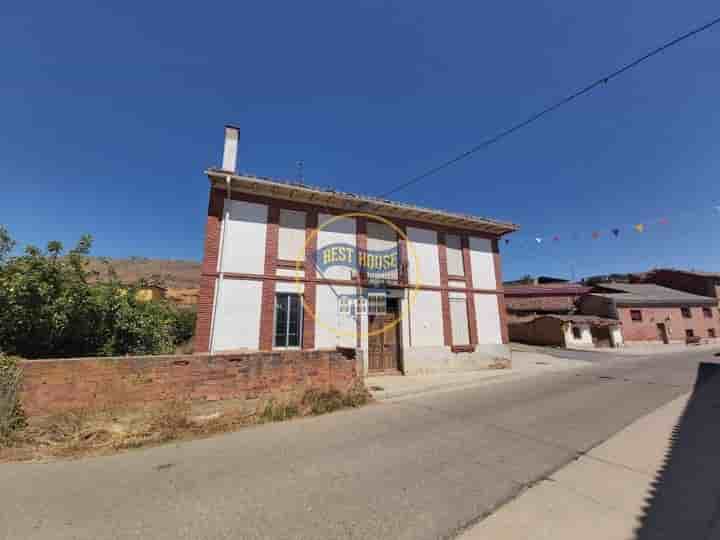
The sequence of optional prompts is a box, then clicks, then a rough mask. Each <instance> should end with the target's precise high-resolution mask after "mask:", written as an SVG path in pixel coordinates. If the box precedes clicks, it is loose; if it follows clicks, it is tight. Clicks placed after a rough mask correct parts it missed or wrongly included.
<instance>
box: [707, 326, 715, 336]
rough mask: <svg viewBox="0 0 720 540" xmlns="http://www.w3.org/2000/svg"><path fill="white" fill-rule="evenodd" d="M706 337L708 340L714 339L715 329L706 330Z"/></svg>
mask: <svg viewBox="0 0 720 540" xmlns="http://www.w3.org/2000/svg"><path fill="white" fill-rule="evenodd" d="M708 337H709V338H714V337H715V329H714V328H708Z"/></svg>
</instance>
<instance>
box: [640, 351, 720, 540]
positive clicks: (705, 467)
mask: <svg viewBox="0 0 720 540" xmlns="http://www.w3.org/2000/svg"><path fill="white" fill-rule="evenodd" d="M635 535H636V536H635V538H636V539H637V540H651V539H652V540H657V539H665V538H673V539H677V538H681V539H687V540H705V539H710V538H713V539H714V538H720V364H713V363H706V362H703V363H701V364H700V366H699V368H698V374H697V379H696V381H695V386H694V388H693V393H692V396H691V397H690V400H689V402H688V404H687V407H686V409H685V411H684V412H683V414H682V416H681V417H680V420H679V421H678V423H677V425H676V426H675V429H674V430H673V433H672V438H671V446H670V449H669V450H668V452H667V455H666V457H665V462H664V464H663V466H662V468H661V469H660V471H659V472H658V473H657V477H656V478H655V480H654V482H653V484H652V491H651V494H650V496H649V498H648V499H647V505H646V506H645V508H644V512H643V516H642V518H641V520H640V526H639V527H638V528H637V529H636V531H635Z"/></svg>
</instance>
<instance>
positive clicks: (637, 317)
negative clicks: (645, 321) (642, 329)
mask: <svg viewBox="0 0 720 540" xmlns="http://www.w3.org/2000/svg"><path fill="white" fill-rule="evenodd" d="M630 319H632V320H633V321H642V311H641V310H639V309H631V310H630Z"/></svg>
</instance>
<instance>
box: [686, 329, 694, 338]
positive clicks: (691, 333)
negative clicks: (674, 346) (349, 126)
mask: <svg viewBox="0 0 720 540" xmlns="http://www.w3.org/2000/svg"><path fill="white" fill-rule="evenodd" d="M685 337H695V332H693V331H692V330H691V329H689V328H688V329H687V330H685Z"/></svg>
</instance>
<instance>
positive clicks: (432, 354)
mask: <svg viewBox="0 0 720 540" xmlns="http://www.w3.org/2000/svg"><path fill="white" fill-rule="evenodd" d="M236 154H237V130H236V129H235V128H233V127H228V128H226V144H225V153H224V158H223V167H222V168H213V169H209V170H207V171H206V173H207V175H208V178H209V180H210V202H209V205H208V215H207V224H206V236H205V253H204V260H203V268H202V280H201V290H200V295H199V302H198V322H197V331H196V342H195V348H196V351H197V352H223V351H238V350H283V349H292V348H298V349H311V350H312V349H325V348H338V347H341V348H354V349H357V350H358V352H359V355H358V357H359V358H361V359H362V362H363V369H364V371H365V372H371V373H406V374H410V373H413V374H415V373H427V372H436V371H445V370H473V369H483V368H486V367H488V366H489V365H497V364H498V361H503V362H506V363H507V362H509V357H510V353H509V347H508V344H507V343H508V339H507V327H506V324H505V309H504V299H503V288H502V277H501V271H500V254H499V250H498V240H499V239H500V237H501V236H502V235H504V234H507V233H510V232H513V231H515V230H517V226H516V225H514V224H511V223H504V222H500V221H496V220H492V219H486V218H479V217H473V216H467V215H461V214H453V213H449V212H444V211H440V210H432V209H427V208H419V207H416V206H411V205H407V204H402V203H395V202H390V201H387V200H380V199H374V198H371V197H363V196H359V195H355V194H349V193H339V192H337V191H333V190H324V189H319V188H315V187H311V186H307V185H300V184H298V183H285V182H281V181H277V180H271V179H267V178H259V177H254V176H248V175H240V174H237V173H236V172H235V168H236V167H235V165H236V163H235V162H236V158H235V156H236Z"/></svg>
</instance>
